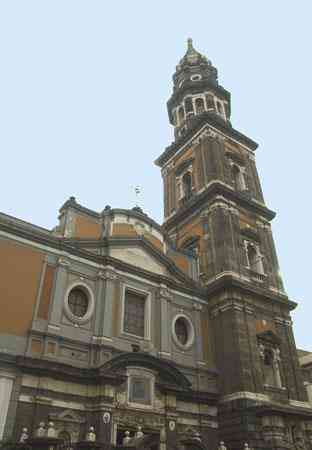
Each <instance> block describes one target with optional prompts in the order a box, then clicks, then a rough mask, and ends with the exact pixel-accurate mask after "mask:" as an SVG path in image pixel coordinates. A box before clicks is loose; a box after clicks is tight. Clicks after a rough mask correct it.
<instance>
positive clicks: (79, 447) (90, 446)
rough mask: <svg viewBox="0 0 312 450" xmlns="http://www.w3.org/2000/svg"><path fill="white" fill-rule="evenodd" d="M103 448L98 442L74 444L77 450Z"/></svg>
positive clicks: (97, 449)
mask: <svg viewBox="0 0 312 450" xmlns="http://www.w3.org/2000/svg"><path fill="white" fill-rule="evenodd" d="M102 447H103V444H101V443H100V442H92V441H80V442H77V443H76V449H77V450H99V449H101V448H102Z"/></svg>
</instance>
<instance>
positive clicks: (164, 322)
mask: <svg viewBox="0 0 312 450" xmlns="http://www.w3.org/2000/svg"><path fill="white" fill-rule="evenodd" d="M159 299H160V352H159V355H160V357H161V358H171V337H170V333H171V323H170V302H171V300H172V294H171V292H170V291H169V289H168V288H167V286H166V285H165V284H161V285H160V291H159Z"/></svg>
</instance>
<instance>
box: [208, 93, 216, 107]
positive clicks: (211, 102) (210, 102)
mask: <svg viewBox="0 0 312 450" xmlns="http://www.w3.org/2000/svg"><path fill="white" fill-rule="evenodd" d="M206 104H207V109H208V110H214V109H215V104H214V101H213V95H211V94H207V95H206Z"/></svg>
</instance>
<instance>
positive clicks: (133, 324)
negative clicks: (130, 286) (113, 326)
mask: <svg viewBox="0 0 312 450" xmlns="http://www.w3.org/2000/svg"><path fill="white" fill-rule="evenodd" d="M145 303H146V297H145V296H144V295H141V294H138V293H136V292H132V291H128V290H126V292H125V303H124V327H123V328H124V331H125V332H126V333H130V334H133V335H135V336H139V337H142V338H144V336H145V333H144V323H145Z"/></svg>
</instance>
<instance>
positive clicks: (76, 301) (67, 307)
mask: <svg viewBox="0 0 312 450" xmlns="http://www.w3.org/2000/svg"><path fill="white" fill-rule="evenodd" d="M94 306H95V301H94V295H93V292H92V289H90V287H89V286H88V285H87V284H86V283H79V284H78V283H75V284H74V285H71V286H69V287H68V289H67V291H66V293H65V297H64V312H65V314H66V317H67V319H69V320H70V321H71V322H74V323H76V324H78V325H80V324H81V325H82V324H84V323H86V322H88V321H89V320H90V319H91V316H92V314H93V312H94Z"/></svg>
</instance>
